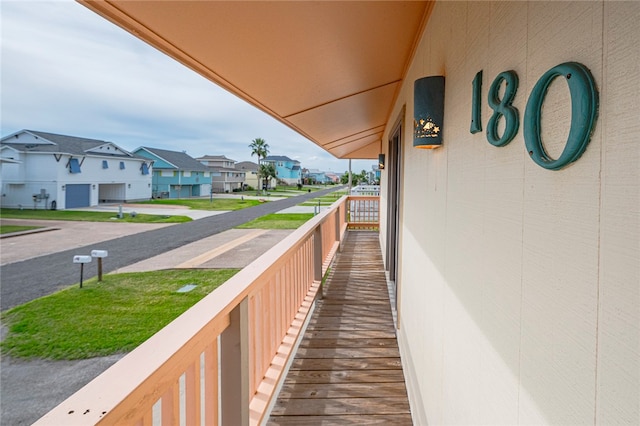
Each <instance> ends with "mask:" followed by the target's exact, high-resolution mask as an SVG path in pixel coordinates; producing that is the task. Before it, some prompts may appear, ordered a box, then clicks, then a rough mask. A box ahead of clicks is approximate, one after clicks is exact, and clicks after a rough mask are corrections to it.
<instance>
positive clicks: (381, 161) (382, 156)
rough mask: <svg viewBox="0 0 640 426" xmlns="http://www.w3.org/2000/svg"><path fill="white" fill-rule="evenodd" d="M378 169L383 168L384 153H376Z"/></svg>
mask: <svg viewBox="0 0 640 426" xmlns="http://www.w3.org/2000/svg"><path fill="white" fill-rule="evenodd" d="M378 169H380V170H384V154H378Z"/></svg>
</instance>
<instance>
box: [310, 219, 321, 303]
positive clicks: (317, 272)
mask: <svg viewBox="0 0 640 426" xmlns="http://www.w3.org/2000/svg"><path fill="white" fill-rule="evenodd" d="M323 261H324V256H323V254H322V227H321V226H318V227H316V229H315V230H314V232H313V280H314V281H317V282H319V283H320V289H319V290H318V293H317V298H318V299H322V297H323V295H322V263H323Z"/></svg>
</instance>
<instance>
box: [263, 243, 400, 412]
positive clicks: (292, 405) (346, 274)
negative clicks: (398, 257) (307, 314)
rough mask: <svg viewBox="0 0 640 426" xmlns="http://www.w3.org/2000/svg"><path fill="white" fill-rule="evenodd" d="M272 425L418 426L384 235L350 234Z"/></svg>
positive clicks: (290, 371) (319, 304)
mask: <svg viewBox="0 0 640 426" xmlns="http://www.w3.org/2000/svg"><path fill="white" fill-rule="evenodd" d="M267 424H268V425H342V424H364V425H376V424H385V425H411V424H412V423H411V414H410V410H409V402H408V399H407V392H406V387H405V382H404V375H403V372H402V365H401V362H400V355H399V352H398V344H397V340H396V337H395V329H394V326H393V317H392V315H391V308H390V305H389V298H388V291H387V282H386V278H385V274H384V271H383V269H382V256H381V254H380V246H379V242H378V233H377V232H367V231H350V232H348V234H347V238H346V240H345V243H344V247H343V250H342V251H341V252H340V253H338V256H337V258H336V261H335V262H334V264H333V266H332V269H331V272H330V274H329V277H328V279H327V282H326V284H325V289H324V299H322V300H319V301H318V302H317V306H316V309H315V312H314V313H313V317H312V318H311V320H310V323H309V326H308V328H307V330H306V332H305V334H304V337H303V339H302V341H301V343H300V347H299V348H298V351H297V353H296V356H295V359H294V360H293V363H292V365H291V368H290V370H289V372H288V374H287V377H286V379H285V381H284V384H283V387H282V389H281V391H280V394H279V395H278V398H277V401H276V403H275V406H274V407H273V410H272V412H271V417H270V418H269V421H268V423H267Z"/></svg>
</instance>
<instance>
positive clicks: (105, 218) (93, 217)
mask: <svg viewBox="0 0 640 426" xmlns="http://www.w3.org/2000/svg"><path fill="white" fill-rule="evenodd" d="M0 216H1V217H2V218H3V219H42V220H76V221H84V222H115V221H118V222H133V223H180V222H189V221H191V218H190V217H187V216H169V215H162V216H161V215H151V214H137V215H136V216H135V217H133V216H131V215H130V214H128V213H125V214H124V217H123V218H122V219H118V218H117V214H116V213H111V212H86V211H72V210H19V209H1V210H0Z"/></svg>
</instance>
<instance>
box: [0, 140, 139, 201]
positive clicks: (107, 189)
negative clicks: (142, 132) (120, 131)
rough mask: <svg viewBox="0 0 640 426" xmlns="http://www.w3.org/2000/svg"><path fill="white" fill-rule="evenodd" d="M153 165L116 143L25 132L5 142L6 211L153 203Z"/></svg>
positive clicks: (0, 155) (0, 150)
mask: <svg viewBox="0 0 640 426" xmlns="http://www.w3.org/2000/svg"><path fill="white" fill-rule="evenodd" d="M151 172H152V161H150V160H148V159H146V158H143V157H140V156H137V155H135V154H132V153H130V152H128V151H126V150H125V149H123V148H122V147H120V146H118V145H116V144H115V143H113V142H109V141H104V140H99V139H89V138H84V137H77V136H69V135H61V134H56V133H49V132H41V131H38V130H26V129H25V130H20V131H18V132H15V133H12V134H10V135H7V136H5V137H3V138H2V139H0V175H1V179H0V182H1V187H2V192H1V194H2V196H1V197H0V206H2V207H4V208H24V209H37V210H43V209H51V210H63V209H73V208H79V207H90V206H97V205H98V204H101V203H115V202H129V201H139V200H148V199H150V198H151Z"/></svg>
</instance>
